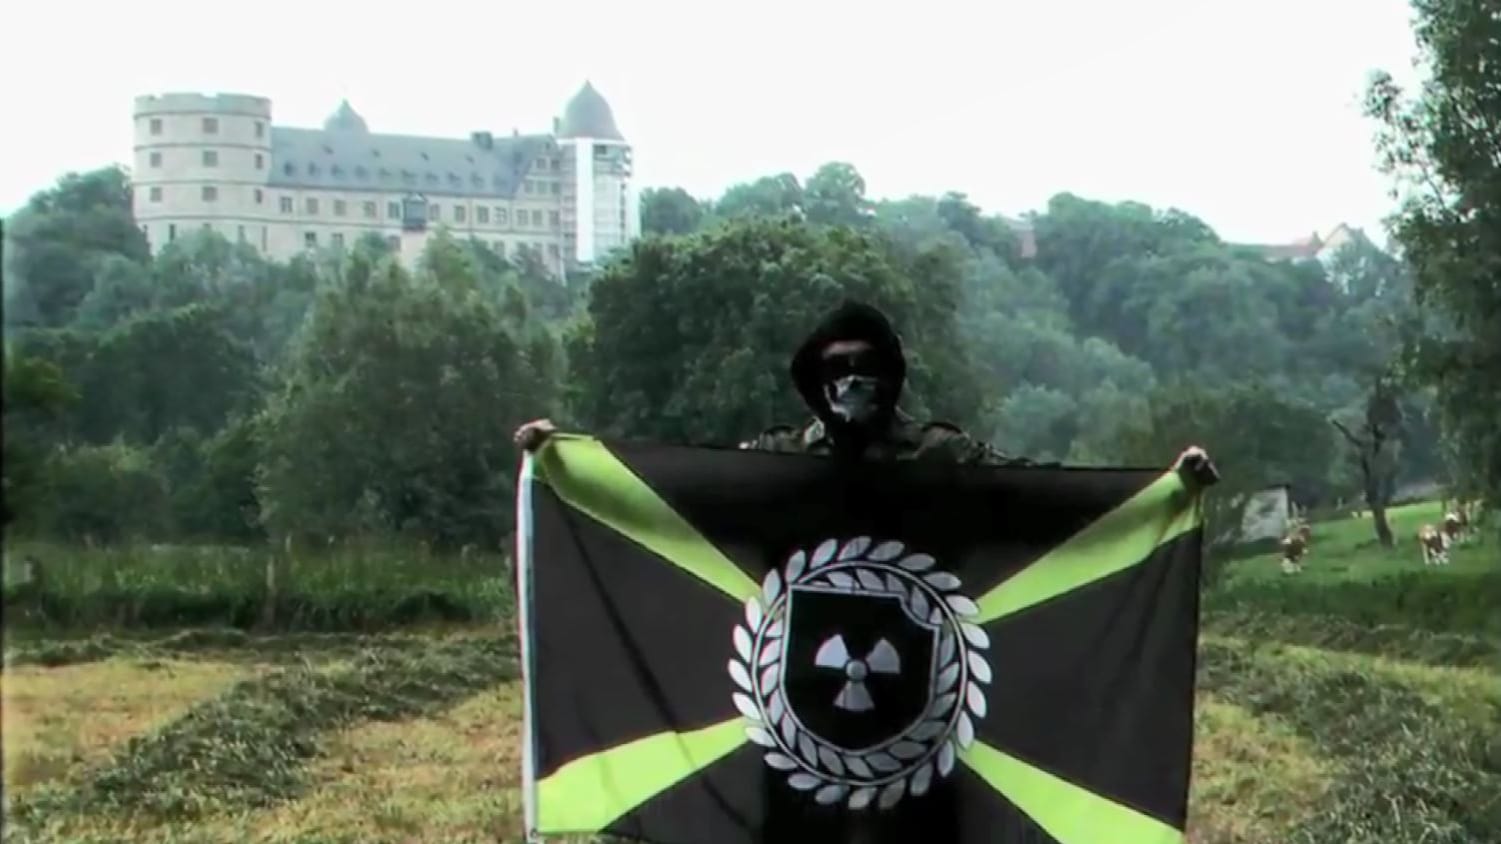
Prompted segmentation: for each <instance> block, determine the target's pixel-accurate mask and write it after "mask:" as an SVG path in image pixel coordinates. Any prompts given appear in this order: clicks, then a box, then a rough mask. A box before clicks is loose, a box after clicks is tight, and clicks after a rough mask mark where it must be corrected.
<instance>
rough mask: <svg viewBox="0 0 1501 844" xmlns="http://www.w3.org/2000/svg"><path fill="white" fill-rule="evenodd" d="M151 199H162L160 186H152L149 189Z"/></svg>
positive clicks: (155, 200)
mask: <svg viewBox="0 0 1501 844" xmlns="http://www.w3.org/2000/svg"><path fill="white" fill-rule="evenodd" d="M151 201H152V202H161V201H162V189H161V188H152V189H151Z"/></svg>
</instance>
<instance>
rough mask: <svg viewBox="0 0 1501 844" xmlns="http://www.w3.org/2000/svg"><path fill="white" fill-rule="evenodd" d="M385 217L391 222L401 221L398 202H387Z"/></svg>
mask: <svg viewBox="0 0 1501 844" xmlns="http://www.w3.org/2000/svg"><path fill="white" fill-rule="evenodd" d="M386 216H387V217H389V218H390V219H392V220H399V219H401V203H400V202H387V203H386Z"/></svg>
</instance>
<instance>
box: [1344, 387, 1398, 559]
mask: <svg viewBox="0 0 1501 844" xmlns="http://www.w3.org/2000/svg"><path fill="white" fill-rule="evenodd" d="M1359 419H1360V421H1359V422H1358V423H1351V422H1350V421H1347V420H1346V421H1342V420H1341V419H1340V418H1338V417H1331V418H1330V420H1329V422H1330V424H1332V425H1334V427H1335V428H1336V429H1338V430H1339V432H1340V435H1341V436H1343V437H1344V438H1345V441H1346V442H1347V443H1348V444H1349V445H1350V447H1351V448H1352V449H1353V453H1354V456H1355V460H1356V462H1357V465H1359V467H1360V479H1361V489H1362V492H1363V493H1364V495H1365V503H1366V506H1367V507H1368V508H1370V511H1371V522H1372V524H1373V525H1374V526H1375V529H1376V538H1377V539H1378V540H1379V541H1380V542H1381V545H1382V547H1383V548H1390V547H1392V545H1393V539H1392V529H1391V526H1390V525H1389V524H1388V523H1387V520H1386V509H1387V507H1389V506H1391V502H1392V496H1393V495H1394V494H1395V493H1396V490H1397V475H1398V472H1399V471H1400V470H1401V466H1402V463H1401V455H1402V444H1403V441H1404V440H1405V439H1406V435H1407V431H1406V420H1405V417H1404V414H1403V409H1402V404H1401V400H1400V396H1399V394H1398V391H1397V387H1396V384H1395V379H1393V378H1391V377H1388V376H1382V377H1379V378H1377V379H1376V380H1375V382H1374V384H1373V385H1372V387H1371V391H1370V394H1369V396H1368V397H1367V399H1366V402H1365V408H1364V412H1363V413H1362V414H1360V417H1359Z"/></svg>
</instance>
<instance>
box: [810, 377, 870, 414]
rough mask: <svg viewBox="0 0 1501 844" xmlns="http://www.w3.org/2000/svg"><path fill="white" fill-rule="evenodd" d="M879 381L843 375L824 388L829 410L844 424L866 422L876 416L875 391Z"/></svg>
mask: <svg viewBox="0 0 1501 844" xmlns="http://www.w3.org/2000/svg"><path fill="white" fill-rule="evenodd" d="M879 386H880V380H879V379H876V378H872V377H870V376H868V375H845V376H843V377H840V378H836V379H834V380H833V381H831V382H829V383H828V384H826V385H825V386H824V396H825V397H826V398H827V399H828V400H829V408H830V409H831V410H833V411H834V415H835V416H838V417H839V418H840V419H843V420H844V421H846V422H851V423H856V424H858V423H861V422H867V421H869V420H870V419H871V417H873V416H875V415H876V411H877V410H878V409H879V405H878V404H877V403H876V391H877V388H878V387H879Z"/></svg>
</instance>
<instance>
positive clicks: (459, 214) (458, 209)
mask: <svg viewBox="0 0 1501 844" xmlns="http://www.w3.org/2000/svg"><path fill="white" fill-rule="evenodd" d="M453 221H454V222H455V223H462V222H464V206H462V205H455V206H454V208H453Z"/></svg>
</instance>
